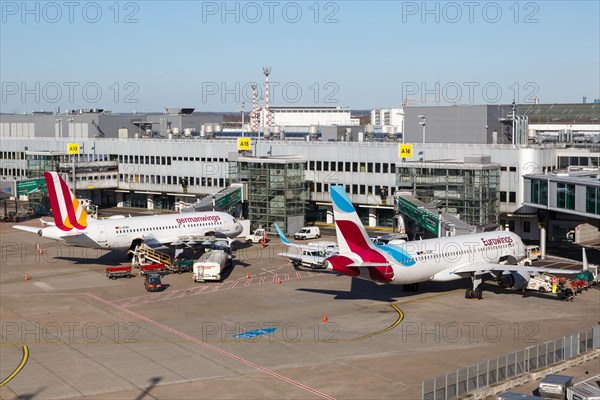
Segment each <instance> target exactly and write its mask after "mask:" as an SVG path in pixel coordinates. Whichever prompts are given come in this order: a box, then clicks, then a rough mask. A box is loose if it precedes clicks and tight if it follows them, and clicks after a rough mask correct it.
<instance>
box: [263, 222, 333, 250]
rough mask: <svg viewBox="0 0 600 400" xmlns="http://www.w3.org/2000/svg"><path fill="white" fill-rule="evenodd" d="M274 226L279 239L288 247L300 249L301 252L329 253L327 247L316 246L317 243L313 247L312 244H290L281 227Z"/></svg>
mask: <svg viewBox="0 0 600 400" xmlns="http://www.w3.org/2000/svg"><path fill="white" fill-rule="evenodd" d="M273 225H275V229H276V230H277V234H278V235H279V239H280V240H281V242H282V243H283V244H285V245H286V246H290V247H294V248H296V249H300V250H311V251H314V250H317V251H327V249H326V248H325V246H318V245H316V244H317V243H318V242H315V244H313V245H310V244H299V243H293V242H290V241H289V240H288V239H287V238H286V237H285V235H284V234H283V232H282V231H281V228H279V225H277V224H273Z"/></svg>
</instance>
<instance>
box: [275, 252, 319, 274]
mask: <svg viewBox="0 0 600 400" xmlns="http://www.w3.org/2000/svg"><path fill="white" fill-rule="evenodd" d="M280 255H282V256H284V257H287V258H289V259H290V261H291V262H292V264H293V265H294V267H299V266H300V265H302V266H303V267H307V268H313V269H316V268H323V262H324V261H325V258H326V255H325V254H324V253H323V252H322V251H319V250H310V249H302V251H301V252H300V253H299V254H298V253H294V252H288V253H281V254H280Z"/></svg>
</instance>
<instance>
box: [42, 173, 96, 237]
mask: <svg viewBox="0 0 600 400" xmlns="http://www.w3.org/2000/svg"><path fill="white" fill-rule="evenodd" d="M44 178H46V185H47V186H48V195H49V196H50V206H51V207H52V212H53V214H54V222H55V223H56V226H57V227H58V228H60V229H61V230H63V231H70V230H72V229H73V228H76V229H79V230H83V229H85V228H86V227H87V226H88V223H87V217H88V215H87V212H86V211H85V210H84V209H83V207H82V206H81V204H80V203H79V200H77V198H76V197H75V196H73V193H72V192H71V191H70V190H69V187H68V186H67V184H66V183H65V181H64V180H63V179H62V178H61V177H60V175H59V174H58V173H56V172H44Z"/></svg>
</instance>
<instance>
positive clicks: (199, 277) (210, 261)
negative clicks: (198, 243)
mask: <svg viewBox="0 0 600 400" xmlns="http://www.w3.org/2000/svg"><path fill="white" fill-rule="evenodd" d="M230 265H231V256H230V255H229V254H227V253H226V252H225V251H224V250H213V251H210V252H208V253H204V254H203V255H202V257H200V258H199V259H198V261H196V262H195V263H194V274H193V275H192V279H194V281H195V282H204V281H220V280H221V279H222V273H223V271H224V270H225V269H226V268H227V267H229V266H230Z"/></svg>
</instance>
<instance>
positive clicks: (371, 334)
mask: <svg viewBox="0 0 600 400" xmlns="http://www.w3.org/2000/svg"><path fill="white" fill-rule="evenodd" d="M391 306H392V308H393V309H394V310H396V311H398V319H397V320H396V322H394V323H393V324H392V325H390V326H388V327H387V328H384V329H382V330H380V331H377V332H373V333H369V334H367V335H363V336H359V337H356V338H354V339H348V340H344V342H357V341H359V340H364V339H368V338H370V337H373V336H377V335H381V334H382V333H385V332H387V331H391V330H392V329H394V328H395V327H397V326H398V325H399V324H400V322H402V320H404V313H403V312H402V310H401V309H400V308H398V306H396V305H395V304H391Z"/></svg>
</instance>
